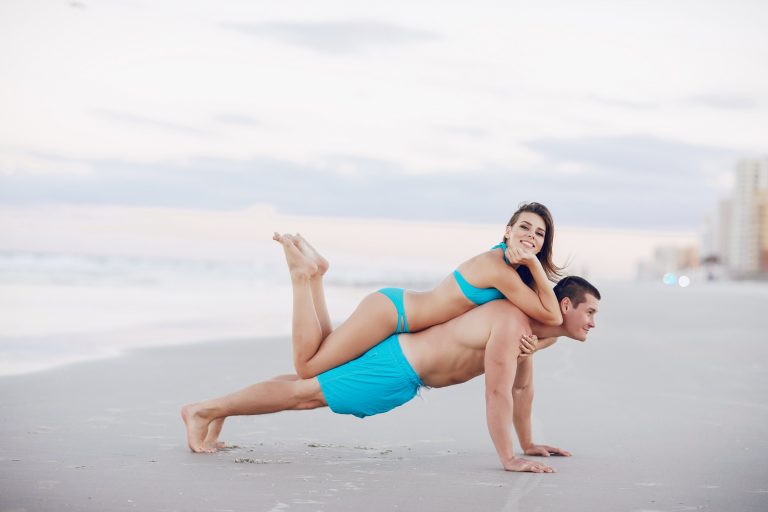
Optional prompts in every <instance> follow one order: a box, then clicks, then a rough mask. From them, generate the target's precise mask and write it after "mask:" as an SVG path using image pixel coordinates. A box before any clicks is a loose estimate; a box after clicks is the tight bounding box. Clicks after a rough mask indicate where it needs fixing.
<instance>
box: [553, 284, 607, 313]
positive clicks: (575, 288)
mask: <svg viewBox="0 0 768 512" xmlns="http://www.w3.org/2000/svg"><path fill="white" fill-rule="evenodd" d="M554 291H555V296H556V297H557V302H561V301H562V300H563V299H564V298H565V297H568V298H569V299H571V302H572V303H573V306H574V307H577V306H578V305H579V304H581V303H582V302H584V301H585V300H587V294H590V295H594V297H595V298H596V299H598V300H600V292H599V291H597V288H595V287H594V286H593V285H592V284H591V283H590V282H589V281H587V280H586V279H584V278H583V277H579V276H568V277H564V278H563V279H561V280H560V281H559V282H558V283H557V284H556V285H555V288H554Z"/></svg>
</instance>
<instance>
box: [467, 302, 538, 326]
mask: <svg viewBox="0 0 768 512" xmlns="http://www.w3.org/2000/svg"><path fill="white" fill-rule="evenodd" d="M479 308H485V311H487V314H488V315H490V316H492V317H494V318H495V319H502V320H504V321H506V322H513V323H517V324H520V325H522V326H526V327H530V323H531V322H530V318H528V316H527V315H526V314H525V313H523V312H522V311H521V310H520V308H518V307H517V306H515V305H514V304H512V303H511V302H509V301H508V300H506V299H499V300H493V301H491V302H487V303H485V304H483V305H482V306H479Z"/></svg>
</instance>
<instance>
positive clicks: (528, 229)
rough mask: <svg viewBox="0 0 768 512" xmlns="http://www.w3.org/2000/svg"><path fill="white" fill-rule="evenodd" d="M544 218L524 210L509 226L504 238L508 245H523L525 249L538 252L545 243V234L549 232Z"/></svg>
mask: <svg viewBox="0 0 768 512" xmlns="http://www.w3.org/2000/svg"><path fill="white" fill-rule="evenodd" d="M546 230H547V226H546V224H544V219H542V218H541V217H540V216H539V215H536V214H535V213H532V212H523V213H521V214H520V217H518V218H517V222H515V223H514V224H513V225H511V226H507V231H506V233H505V235H504V238H506V239H507V245H508V246H511V247H521V248H523V250H526V251H529V252H533V253H534V254H538V253H539V251H540V250H541V247H542V245H544V235H546V233H547V231H546Z"/></svg>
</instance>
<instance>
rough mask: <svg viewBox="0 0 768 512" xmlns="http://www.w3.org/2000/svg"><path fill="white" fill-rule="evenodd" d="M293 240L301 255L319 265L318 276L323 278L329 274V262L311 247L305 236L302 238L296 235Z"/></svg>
mask: <svg viewBox="0 0 768 512" xmlns="http://www.w3.org/2000/svg"><path fill="white" fill-rule="evenodd" d="M293 240H294V243H295V244H296V247H298V248H299V250H300V251H301V253H302V254H303V255H304V256H306V257H307V258H309V259H310V260H312V261H314V262H315V265H317V275H319V276H322V275H324V274H325V273H326V272H328V267H329V266H330V265H329V263H328V260H327V259H325V258H323V257H322V256H320V253H319V252H317V249H315V248H314V247H312V245H310V243H309V242H307V240H306V239H305V238H304V237H303V236H301V235H300V234H299V233H296V235H294V237H293Z"/></svg>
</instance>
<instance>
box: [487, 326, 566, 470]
mask: <svg viewBox="0 0 768 512" xmlns="http://www.w3.org/2000/svg"><path fill="white" fill-rule="evenodd" d="M510 330H511V329H505V328H496V329H493V330H492V331H491V336H490V339H489V340H488V344H487V345H486V348H485V407H486V419H487V421H488V432H489V433H490V435H491V440H492V441H493V445H494V447H495V448H496V453H497V454H498V455H499V460H500V461H501V464H502V466H504V469H506V470H507V471H534V472H537V473H542V472H546V473H550V472H552V471H553V469H552V468H550V467H549V466H547V465H545V464H540V463H536V462H533V461H529V460H525V459H519V458H516V457H515V451H514V448H513V444H512V436H511V428H512V424H513V422H514V412H513V409H514V402H513V395H512V389H513V385H514V382H515V374H516V372H517V364H516V359H517V356H518V355H519V354H520V346H519V343H518V342H517V340H518V339H519V336H520V333H519V332H517V333H512V332H510ZM529 410H530V405H529ZM529 416H530V414H529Z"/></svg>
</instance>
